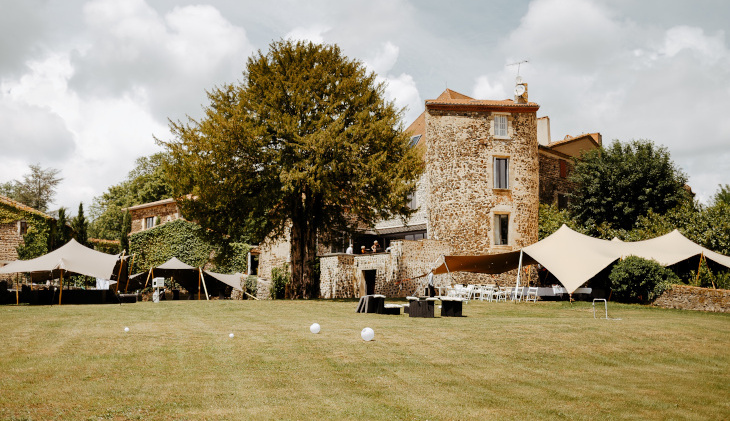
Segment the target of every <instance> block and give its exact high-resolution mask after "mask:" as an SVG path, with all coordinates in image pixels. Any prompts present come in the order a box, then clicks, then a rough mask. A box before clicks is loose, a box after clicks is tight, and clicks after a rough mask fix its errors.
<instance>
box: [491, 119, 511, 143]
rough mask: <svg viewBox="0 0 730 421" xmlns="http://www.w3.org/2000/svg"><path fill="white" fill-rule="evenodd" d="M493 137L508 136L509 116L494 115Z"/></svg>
mask: <svg viewBox="0 0 730 421" xmlns="http://www.w3.org/2000/svg"><path fill="white" fill-rule="evenodd" d="M494 137H498V138H509V117H508V116H507V115H505V114H495V115H494Z"/></svg>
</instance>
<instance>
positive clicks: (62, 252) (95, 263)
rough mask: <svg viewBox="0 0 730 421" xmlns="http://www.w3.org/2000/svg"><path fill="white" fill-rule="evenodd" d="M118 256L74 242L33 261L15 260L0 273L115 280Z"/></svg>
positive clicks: (0, 269) (1, 269)
mask: <svg viewBox="0 0 730 421" xmlns="http://www.w3.org/2000/svg"><path fill="white" fill-rule="evenodd" d="M117 262H119V255H112V254H106V253H102V252H99V251H96V250H93V249H90V248H88V247H84V246H82V245H81V244H79V243H78V242H77V241H76V240H73V239H72V240H71V241H69V242H68V243H66V244H65V245H64V246H62V247H60V248H58V249H56V250H53V251H52V252H50V253H48V254H45V255H43V256H40V257H36V258H35V259H30V260H16V261H15V262H11V263H8V264H7V265H6V266H3V267H2V268H0V273H18V272H29V273H34V272H54V271H65V272H72V273H76V274H79V275H87V276H93V277H95V278H103V279H116V275H117V273H115V272H114V267H115V266H116V265H117Z"/></svg>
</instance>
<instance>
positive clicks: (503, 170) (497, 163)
mask: <svg viewBox="0 0 730 421" xmlns="http://www.w3.org/2000/svg"><path fill="white" fill-rule="evenodd" d="M494 188H495V189H508V188H509V158H494Z"/></svg>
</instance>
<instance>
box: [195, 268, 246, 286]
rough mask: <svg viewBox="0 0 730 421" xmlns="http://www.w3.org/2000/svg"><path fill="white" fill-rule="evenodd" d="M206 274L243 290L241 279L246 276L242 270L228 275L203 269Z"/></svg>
mask: <svg viewBox="0 0 730 421" xmlns="http://www.w3.org/2000/svg"><path fill="white" fill-rule="evenodd" d="M203 272H205V274H206V275H209V276H210V277H212V278H215V279H217V280H219V281H221V282H223V283H224V284H226V285H228V286H230V287H232V288H233V289H235V290H238V291H243V288H241V279H243V277H244V276H245V275H244V274H242V273H241V272H236V273H234V274H233V275H226V274H222V273H215V272H211V271H208V270H205V271H203Z"/></svg>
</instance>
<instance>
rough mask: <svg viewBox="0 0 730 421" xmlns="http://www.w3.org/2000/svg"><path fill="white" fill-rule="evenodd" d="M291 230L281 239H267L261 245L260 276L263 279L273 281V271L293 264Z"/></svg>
mask: <svg viewBox="0 0 730 421" xmlns="http://www.w3.org/2000/svg"><path fill="white" fill-rule="evenodd" d="M290 238H291V237H290V236H289V229H287V230H286V232H285V233H284V235H283V236H282V237H281V238H279V239H271V238H267V239H266V240H264V241H263V242H262V243H261V244H260V245H259V251H260V254H259V266H258V273H256V275H258V277H259V278H261V279H266V280H269V281H270V280H271V269H273V268H275V267H279V266H281V265H283V264H284V263H289V262H291V256H290V255H289V253H290V252H291V241H290Z"/></svg>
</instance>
